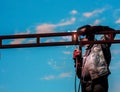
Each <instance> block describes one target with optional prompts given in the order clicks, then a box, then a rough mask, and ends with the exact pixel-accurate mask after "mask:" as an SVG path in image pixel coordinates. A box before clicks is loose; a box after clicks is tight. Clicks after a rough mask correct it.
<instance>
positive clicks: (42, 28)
mask: <svg viewBox="0 0 120 92" xmlns="http://www.w3.org/2000/svg"><path fill="white" fill-rule="evenodd" d="M75 20H76V18H74V17H72V18H71V19H70V20H67V21H63V22H60V23H58V24H47V23H45V24H42V25H38V26H37V27H36V32H37V33H52V32H54V29H55V28H56V27H61V26H66V25H71V24H73V23H74V22H75Z"/></svg>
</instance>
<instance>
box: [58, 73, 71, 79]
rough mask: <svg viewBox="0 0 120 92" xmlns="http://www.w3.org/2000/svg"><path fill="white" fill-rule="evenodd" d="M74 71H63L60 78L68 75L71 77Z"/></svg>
mask: <svg viewBox="0 0 120 92" xmlns="http://www.w3.org/2000/svg"><path fill="white" fill-rule="evenodd" d="M71 76H72V72H66V73H61V74H60V75H59V76H58V78H66V77H71Z"/></svg>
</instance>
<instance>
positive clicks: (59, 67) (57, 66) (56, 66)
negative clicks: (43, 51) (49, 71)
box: [48, 60, 66, 69]
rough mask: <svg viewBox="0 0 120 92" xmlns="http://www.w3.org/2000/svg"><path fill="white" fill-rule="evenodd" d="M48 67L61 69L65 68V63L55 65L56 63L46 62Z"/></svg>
mask: <svg viewBox="0 0 120 92" xmlns="http://www.w3.org/2000/svg"><path fill="white" fill-rule="evenodd" d="M48 65H49V66H50V67H51V68H53V69H62V68H65V65H66V62H60V63H56V61H53V60H50V61H48Z"/></svg>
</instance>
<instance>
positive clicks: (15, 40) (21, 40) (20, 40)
mask: <svg viewBox="0 0 120 92" xmlns="http://www.w3.org/2000/svg"><path fill="white" fill-rule="evenodd" d="M29 33H30V31H27V32H21V33H16V34H15V35H20V34H29ZM25 40H26V39H14V40H13V41H11V42H10V44H21V43H22V42H23V41H25Z"/></svg>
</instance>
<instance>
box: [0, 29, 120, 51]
mask: <svg viewBox="0 0 120 92" xmlns="http://www.w3.org/2000/svg"><path fill="white" fill-rule="evenodd" d="M108 33H110V34H113V33H115V34H120V30H116V31H103V32H97V33H95V34H108ZM80 35H81V33H77V32H61V33H44V34H19V35H5V36H0V49H5V48H23V47H41V46H64V45H80V44H91V43H93V44H103V43H120V39H117V40H116V39H115V40H106V41H99V40H98V41H84V42H83V41H78V39H79V36H80ZM63 36H70V37H71V38H72V39H71V41H67V42H44V43H41V41H40V39H41V38H46V37H63ZM27 38H35V39H36V42H35V43H26V44H22V43H20V44H3V41H4V40H10V39H13V40H17V39H27Z"/></svg>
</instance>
